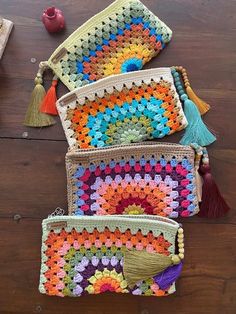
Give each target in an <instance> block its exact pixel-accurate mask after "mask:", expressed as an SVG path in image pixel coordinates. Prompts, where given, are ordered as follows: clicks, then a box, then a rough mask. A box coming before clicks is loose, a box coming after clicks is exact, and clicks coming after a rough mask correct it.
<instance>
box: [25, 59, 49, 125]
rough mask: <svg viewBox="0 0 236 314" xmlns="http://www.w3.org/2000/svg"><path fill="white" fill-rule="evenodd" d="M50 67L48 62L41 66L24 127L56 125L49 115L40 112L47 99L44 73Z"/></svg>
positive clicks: (42, 63)
mask: <svg viewBox="0 0 236 314" xmlns="http://www.w3.org/2000/svg"><path fill="white" fill-rule="evenodd" d="M47 67H48V65H47V62H46V61H42V62H40V64H39V70H38V73H37V76H36V78H35V80H34V83H35V87H34V90H33V92H32V94H31V98H30V102H29V106H28V109H27V112H26V115H25V120H24V125H26V126H30V127H44V126H50V125H53V124H55V121H54V119H53V118H52V117H50V116H49V115H47V114H45V113H42V112H40V111H39V109H40V105H41V103H42V101H43V99H44V97H45V94H46V93H45V89H44V87H43V85H42V84H43V72H44V70H45V69H46V68H47Z"/></svg>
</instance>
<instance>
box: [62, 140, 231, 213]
mask: <svg viewBox="0 0 236 314" xmlns="http://www.w3.org/2000/svg"><path fill="white" fill-rule="evenodd" d="M66 169H67V193H68V209H69V214H72V215H89V216H91V215H118V214H119V215H124V214H130V215H137V214H139V215H140V214H146V215H147V214H149V215H150V214H151V215H159V216H165V217H170V218H177V217H179V216H180V217H189V216H193V215H195V214H197V213H198V212H199V211H200V215H201V216H205V217H214V218H216V217H220V216H222V215H223V214H224V213H226V212H227V211H228V210H229V208H228V206H227V204H226V203H225V201H224V199H223V198H222V196H221V195H220V193H219V190H218V188H217V186H216V184H215V183H214V180H213V178H212V175H211V172H210V167H209V158H208V154H207V151H206V149H205V148H202V147H200V146H199V145H197V144H192V145H191V146H183V145H179V144H170V143H154V142H144V143H140V144H130V145H122V146H119V145H116V146H111V147H105V148H95V149H82V150H71V151H69V152H68V153H67V155H66Z"/></svg>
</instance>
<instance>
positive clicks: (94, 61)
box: [25, 0, 172, 126]
mask: <svg viewBox="0 0 236 314" xmlns="http://www.w3.org/2000/svg"><path fill="white" fill-rule="evenodd" d="M171 36H172V31H171V30H170V29H169V27H167V26H166V24H164V23H163V22H162V21H161V20H160V19H159V18H158V17H157V16H155V15H154V14H153V13H152V12H150V10H149V9H147V8H146V7H145V6H144V5H143V4H142V3H141V2H140V1H138V0H117V1H115V2H113V3H112V4H111V5H110V6H108V7H107V8H106V9H105V10H103V11H102V12H100V13H98V14H97V15H95V16H94V17H92V18H91V19H89V20H88V21H87V22H86V23H84V24H83V25H82V26H81V27H79V28H78V29H77V30H76V31H75V32H74V33H73V34H72V35H70V36H69V37H68V38H67V39H66V40H65V41H64V42H63V43H62V44H61V45H60V46H59V47H58V48H57V49H56V50H55V51H54V52H53V54H52V55H51V57H50V58H49V59H48V61H46V62H41V63H40V67H39V71H38V74H37V80H36V82H35V83H36V84H42V76H43V72H44V70H45V69H46V68H48V67H49V68H50V69H51V70H53V72H54V73H55V74H56V76H57V77H58V78H59V79H60V80H61V81H62V82H63V83H64V84H65V85H66V86H67V87H68V88H69V90H73V89H75V88H76V87H79V86H83V85H86V84H88V83H91V82H94V81H97V80H99V79H101V78H103V77H106V76H108V75H111V74H119V73H123V72H130V71H134V70H138V69H141V68H142V67H143V65H144V64H145V63H146V62H148V61H149V60H151V59H152V58H153V57H154V56H156V55H157V54H158V53H159V52H160V51H161V50H162V49H163V48H164V47H165V44H166V43H168V42H169V41H170V39H171ZM56 80H57V78H56V77H55V78H54V81H56ZM54 84H56V83H55V82H54ZM54 89H55V88H54ZM51 100H52V99H51V98H50V101H51ZM41 111H42V112H44V113H45V112H46V113H49V114H56V112H55V109H54V108H52V106H51V105H50V102H47V104H44V105H42V107H41ZM26 118H27V119H26V120H25V124H26V125H29V126H47V125H50V124H52V123H51V122H50V121H45V122H44V120H43V118H42V117H41V118H42V119H41V120H42V121H37V122H36V121H31V120H30V119H29V118H28V117H26ZM39 124H41V125H39Z"/></svg>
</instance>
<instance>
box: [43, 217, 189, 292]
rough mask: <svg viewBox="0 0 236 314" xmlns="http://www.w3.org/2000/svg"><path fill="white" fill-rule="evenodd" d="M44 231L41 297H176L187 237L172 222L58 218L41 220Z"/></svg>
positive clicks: (150, 218) (157, 218)
mask: <svg viewBox="0 0 236 314" xmlns="http://www.w3.org/2000/svg"><path fill="white" fill-rule="evenodd" d="M42 230H43V236H42V262H41V273H40V284H39V290H40V292H41V293H44V294H48V295H50V296H60V297H64V296H72V297H78V296H83V295H88V294H100V293H104V292H107V291H109V292H115V293H131V294H133V295H143V296H166V295H168V294H171V293H173V292H175V281H176V279H177V278H178V277H179V275H180V272H181V269H182V259H183V258H184V241H183V238H184V236H183V229H182V228H181V227H180V225H179V224H178V223H177V222H175V221H173V220H171V219H168V218H162V217H157V216H136V217H132V218H130V217H127V216H106V217H89V216H84V217H76V216H56V217H50V218H47V219H45V220H43V223H42ZM176 243H177V244H178V245H177V248H176Z"/></svg>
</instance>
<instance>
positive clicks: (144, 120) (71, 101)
mask: <svg viewBox="0 0 236 314" xmlns="http://www.w3.org/2000/svg"><path fill="white" fill-rule="evenodd" d="M57 108H58V112H59V115H60V118H61V122H62V125H63V128H64V131H65V135H66V138H67V141H68V144H69V146H70V147H71V148H93V147H104V146H110V145H119V144H127V143H132V142H141V141H144V140H147V139H156V138H162V137H164V136H166V135H171V134H173V133H175V132H177V131H180V130H182V129H185V128H186V130H185V134H184V136H183V138H182V140H181V141H180V143H181V144H185V145H189V144H191V143H198V144H199V145H201V146H206V145H209V144H211V143H212V142H214V141H215V139H216V138H215V136H214V135H213V134H212V133H211V132H210V131H209V130H208V129H207V127H206V125H205V124H204V123H203V121H202V119H201V114H203V113H205V112H206V111H207V110H208V109H209V105H208V104H206V103H204V102H203V101H202V100H201V99H199V98H198V97H197V96H196V95H195V94H194V92H193V90H192V88H191V87H190V84H189V80H188V77H187V72H186V70H185V69H184V68H183V67H177V66H176V67H172V68H170V67H168V68H167V67H166V68H155V69H150V70H142V71H135V72H131V73H125V74H119V75H115V76H109V77H107V78H104V79H101V80H99V81H97V82H95V83H92V84H90V85H87V86H84V87H79V88H77V89H76V90H74V91H72V92H70V93H68V94H66V95H64V96H63V97H61V98H60V99H59V100H58V102H57ZM183 108H184V110H183Z"/></svg>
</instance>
